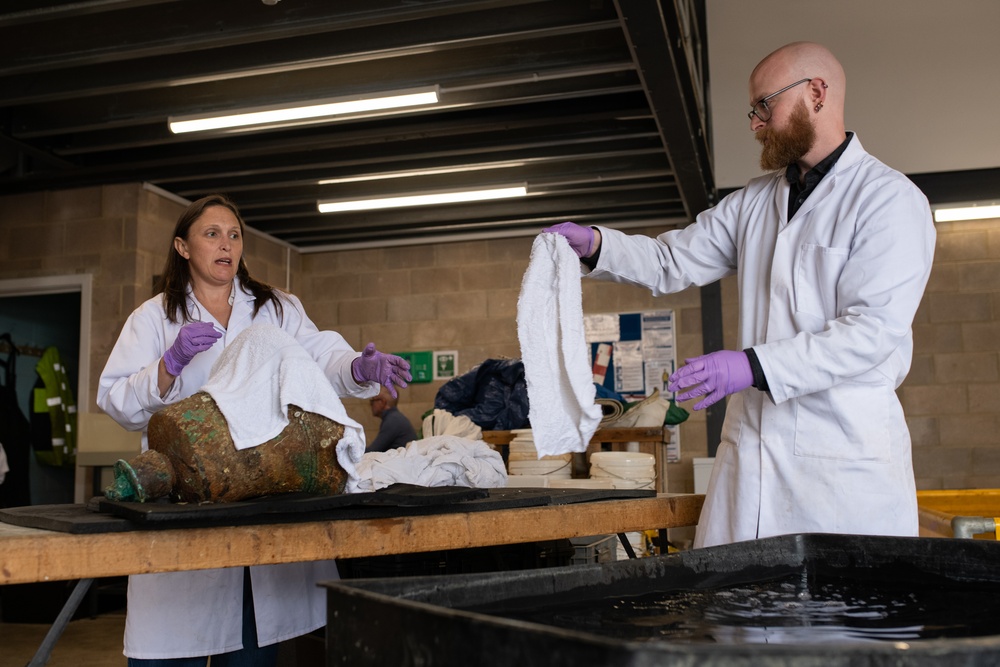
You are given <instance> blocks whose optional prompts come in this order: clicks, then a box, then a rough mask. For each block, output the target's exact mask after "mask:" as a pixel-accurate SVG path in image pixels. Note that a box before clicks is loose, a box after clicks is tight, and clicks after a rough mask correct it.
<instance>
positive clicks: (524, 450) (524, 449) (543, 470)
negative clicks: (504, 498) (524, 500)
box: [507, 428, 573, 487]
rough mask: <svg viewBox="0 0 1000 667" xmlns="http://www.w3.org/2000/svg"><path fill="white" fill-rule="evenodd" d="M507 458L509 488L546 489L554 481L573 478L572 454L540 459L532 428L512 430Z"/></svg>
mask: <svg viewBox="0 0 1000 667" xmlns="http://www.w3.org/2000/svg"><path fill="white" fill-rule="evenodd" d="M511 433H513V434H514V439H513V440H511V441H510V450H509V454H508V456H507V472H508V473H509V476H508V477H507V486H520V487H546V486H549V483H550V482H551V481H553V480H558V479H569V478H570V477H571V476H572V473H573V468H572V459H573V455H572V454H558V455H555V456H543V457H541V458H538V450H537V449H535V439H534V437H533V436H532V433H531V429H530V428H522V429H515V430H512V431H511Z"/></svg>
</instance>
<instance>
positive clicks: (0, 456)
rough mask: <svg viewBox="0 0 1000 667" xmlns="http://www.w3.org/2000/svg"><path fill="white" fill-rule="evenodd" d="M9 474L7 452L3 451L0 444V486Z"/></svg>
mask: <svg viewBox="0 0 1000 667" xmlns="http://www.w3.org/2000/svg"><path fill="white" fill-rule="evenodd" d="M9 472H10V466H9V465H7V452H5V451H4V450H3V444H0V484H3V480H4V478H5V477H7V473H9Z"/></svg>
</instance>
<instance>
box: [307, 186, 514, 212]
mask: <svg viewBox="0 0 1000 667" xmlns="http://www.w3.org/2000/svg"><path fill="white" fill-rule="evenodd" d="M527 194H528V189H527V188H526V187H525V186H523V185H519V186H516V187H502V188H489V189H486V190H462V191H458V192H437V193H431V194H424V195H402V196H399V197H385V198H382V199H355V200H329V201H323V200H320V201H318V202H316V205H317V207H319V212H320V213H342V212H345V211H369V210H372V209H379V208H403V207H408V206H429V205H431V204H453V203H457V202H469V201H485V200H488V199H507V198H510V197H524V196H525V195H527Z"/></svg>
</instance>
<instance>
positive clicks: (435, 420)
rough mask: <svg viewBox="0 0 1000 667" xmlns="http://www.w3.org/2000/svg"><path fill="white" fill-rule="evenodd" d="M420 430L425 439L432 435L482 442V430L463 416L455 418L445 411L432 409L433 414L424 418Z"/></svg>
mask: <svg viewBox="0 0 1000 667" xmlns="http://www.w3.org/2000/svg"><path fill="white" fill-rule="evenodd" d="M421 429H422V430H423V432H424V436H425V437H428V438H429V437H430V436H432V435H455V436H458V437H459V438H466V439H468V440H482V439H483V429H482V427H480V426H479V425H478V424H476V423H475V422H473V421H472V420H471V419H469V418H468V417H466V416H465V415H459V416H458V417H456V416H455V415H453V414H451V413H450V412H448V411H447V410H442V409H440V408H434V412H432V413H431V414H429V415H427V416H426V417H424V421H423V424H422V426H421Z"/></svg>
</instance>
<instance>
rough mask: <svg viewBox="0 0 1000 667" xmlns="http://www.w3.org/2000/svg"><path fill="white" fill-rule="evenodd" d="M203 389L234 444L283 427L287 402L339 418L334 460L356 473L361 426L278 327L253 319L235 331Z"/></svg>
mask: <svg viewBox="0 0 1000 667" xmlns="http://www.w3.org/2000/svg"><path fill="white" fill-rule="evenodd" d="M202 391H205V392H207V393H208V394H209V395H210V396H211V397H212V398H213V399H215V402H216V404H217V405H218V406H219V410H221V411H222V414H223V416H225V418H226V421H227V422H228V423H229V432H230V433H231V434H232V436H233V442H234V443H235V445H236V449H247V448H248V447H256V446H257V445H260V444H262V443H265V442H267V441H268V440H270V439H271V438H273V437H274V436H276V435H278V434H279V433H281V431H282V430H283V429H284V428H285V426H287V425H288V406H289V405H297V406H298V407H300V408H302V409H303V410H305V411H307V412H314V413H316V414H320V415H323V416H324V417H327V418H328V419H332V420H333V421H335V422H337V423H338V424H342V425H343V426H344V437H343V438H341V439H340V442H338V443H337V461H338V462H339V463H340V465H341V466H342V467H343V468H344V470H345V471H347V474H348V477H349V479H350V478H352V477H354V476H355V475H356V471H355V466H356V465H357V463H358V462H359V461H360V460H361V457H362V455H363V454H364V452H365V432H364V429H362V428H361V425H360V424H358V423H357V422H356V421H354V420H353V419H351V418H350V417H348V416H347V411H346V410H345V409H344V405H343V403H341V402H340V397H339V396H337V392H336V391H334V389H333V386H332V385H331V384H330V381H329V380H328V379H327V377H326V375H324V374H323V370H322V369H321V368H320V367H319V364H317V363H316V361H315V360H314V359H313V358H312V357H311V356H309V353H308V352H307V351H306V350H305V348H304V347H302V346H301V345H300V344H299V343H298V341H296V340H295V339H294V338H292V336H290V335H289V334H287V333H285V332H284V331H282V330H281V329H279V328H278V327H276V326H274V325H271V324H255V325H253V326H251V327H249V328H247V330H246V331H244V332H243V333H241V334H240V335H239V336H237V337H236V339H235V340H234V341H233V342H232V343H230V344H229V345H228V346H227V347H226V349H225V350H224V351H223V352H222V356H220V357H219V358H218V360H216V362H215V365H214V366H212V371H211V373H210V374H209V379H208V382H207V383H206V384H205V386H203V387H202ZM348 483H350V482H348Z"/></svg>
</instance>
